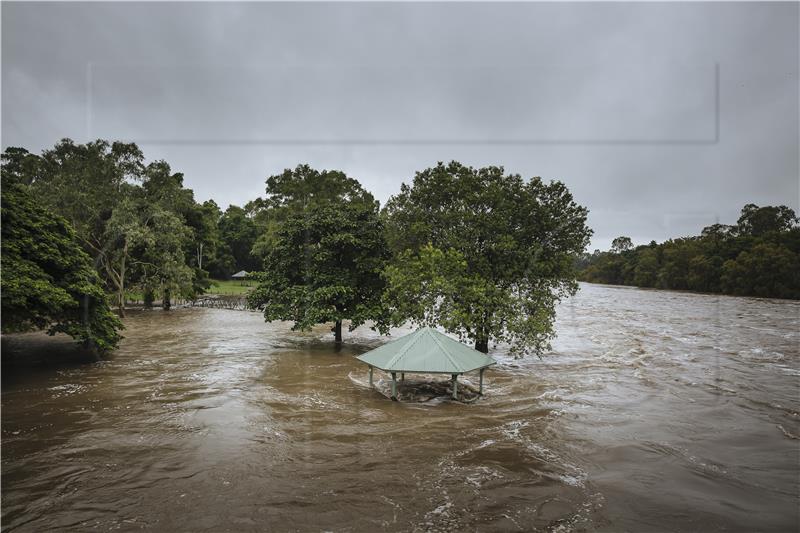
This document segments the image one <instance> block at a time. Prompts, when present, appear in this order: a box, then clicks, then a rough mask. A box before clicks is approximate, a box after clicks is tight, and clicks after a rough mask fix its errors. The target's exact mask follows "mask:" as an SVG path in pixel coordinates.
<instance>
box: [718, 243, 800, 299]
mask: <svg viewBox="0 0 800 533" xmlns="http://www.w3.org/2000/svg"><path fill="white" fill-rule="evenodd" d="M722 285H723V287H724V288H725V290H726V291H727V292H730V293H732V294H738V295H742V296H762V297H771V298H793V299H798V298H800V257H798V255H797V254H795V253H793V252H792V251H790V250H788V249H786V248H785V247H783V246H777V245H774V244H770V243H760V244H757V245H756V246H754V247H753V249H752V250H746V251H744V252H742V253H741V254H739V257H737V258H736V259H735V260H728V261H726V262H725V264H724V265H723V266H722Z"/></svg>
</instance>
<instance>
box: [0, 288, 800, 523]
mask: <svg viewBox="0 0 800 533" xmlns="http://www.w3.org/2000/svg"><path fill="white" fill-rule="evenodd" d="M125 324H126V327H127V329H126V330H125V332H124V334H125V337H126V338H125V340H124V341H123V342H122V345H121V347H120V349H119V350H118V351H117V352H116V353H114V354H113V356H112V357H111V358H110V359H108V360H106V361H101V362H98V363H91V364H63V365H61V366H53V365H45V366H40V365H22V366H14V367H11V368H9V367H8V366H6V367H4V372H3V388H2V529H3V531H46V530H58V529H70V528H72V529H79V530H115V531H137V530H141V529H145V530H147V529H149V530H152V531H214V532H221V531H263V530H273V531H383V530H386V531H475V530H479V531H532V530H541V531H555V532H569V531H634V532H646V531H765V532H766V531H797V530H798V527H799V526H800V518H799V516H798V509H800V507H799V506H798V497H799V496H800V487H799V486H798V484H799V483H800V440H798V437H799V436H800V349H799V348H798V345H799V344H800V303H798V302H791V301H783V300H763V299H751V298H735V297H727V296H712V295H698V294H688V293H677V292H665V291H653V290H639V289H634V288H623V287H607V286H601V285H589V284H582V285H581V291H580V292H579V293H578V295H577V296H575V297H574V298H571V299H570V300H568V301H566V302H563V303H562V304H561V305H560V306H559V309H558V319H557V332H558V337H557V339H556V340H555V341H554V342H553V350H552V352H551V353H548V354H546V355H545V356H544V357H543V358H542V359H539V358H537V357H528V358H525V359H521V360H515V359H513V358H512V357H510V356H508V354H507V353H505V351H504V350H503V349H502V347H501V348H498V349H497V350H495V351H493V352H492V354H493V355H494V356H495V358H496V359H497V361H498V364H497V365H495V366H494V367H492V368H491V369H490V370H488V371H487V372H486V380H485V385H486V396H485V397H484V398H482V399H480V400H479V401H477V402H475V403H473V404H469V405H466V404H459V403H454V402H450V401H449V400H446V399H442V400H434V401H430V402H425V403H402V402H392V401H389V400H387V399H386V398H385V397H383V396H382V395H380V394H378V393H377V392H375V391H373V390H371V389H369V387H368V386H367V384H366V380H367V370H366V367H364V366H363V365H362V364H360V363H359V362H358V361H357V360H356V359H355V358H354V356H355V355H358V354H360V353H363V352H364V351H366V350H368V349H370V348H372V347H375V346H378V345H379V344H381V343H383V342H386V338H385V337H380V336H379V335H377V334H376V333H374V332H372V331H371V330H369V329H367V328H359V329H357V330H356V331H354V332H352V333H349V334H345V341H346V345H344V346H343V347H342V348H341V350H339V351H336V350H335V349H334V347H333V342H332V335H331V333H330V331H329V328H325V327H319V328H316V329H315V330H314V331H312V332H307V333H297V332H292V331H291V330H290V329H289V325H288V324H285V323H274V324H266V323H264V321H263V318H262V317H261V316H260V315H259V314H258V313H251V312H245V311H228V310H220V309H198V308H194V309H191V308H190V309H175V310H172V311H169V312H163V311H159V310H155V311H139V312H131V313H130V316H129V317H128V318H127V319H126V320H125ZM405 331H408V330H396V331H394V332H393V334H394V335H399V334H402V333H404V332H405ZM22 346H23V347H24V346H25V343H24V342H23V343H22ZM15 347H16V348H15ZM6 349H7V350H9V351H10V352H13V350H14V349H24V348H20V347H19V346H18V345H16V344H14V345H12V344H8V345H6ZM23 355H24V354H23ZM4 357H5V354H4ZM23 359H24V357H23ZM467 377H468V376H467Z"/></svg>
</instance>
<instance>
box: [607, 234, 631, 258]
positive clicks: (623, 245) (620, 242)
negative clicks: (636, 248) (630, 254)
mask: <svg viewBox="0 0 800 533" xmlns="http://www.w3.org/2000/svg"><path fill="white" fill-rule="evenodd" d="M631 248H633V241H631V238H630V237H625V236H622V237H617V238H616V239H614V240H613V241H611V251H612V252H614V253H617V254H621V253H622V252H627V251H628V250H630V249H631Z"/></svg>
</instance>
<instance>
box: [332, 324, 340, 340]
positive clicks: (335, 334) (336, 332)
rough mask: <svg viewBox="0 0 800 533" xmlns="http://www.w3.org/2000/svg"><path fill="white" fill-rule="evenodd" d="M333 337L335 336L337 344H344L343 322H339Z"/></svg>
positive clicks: (335, 326) (334, 329)
mask: <svg viewBox="0 0 800 533" xmlns="http://www.w3.org/2000/svg"><path fill="white" fill-rule="evenodd" d="M333 336H334V340H335V341H336V342H337V343H341V342H342V321H341V320H337V321H336V324H335V325H334V326H333Z"/></svg>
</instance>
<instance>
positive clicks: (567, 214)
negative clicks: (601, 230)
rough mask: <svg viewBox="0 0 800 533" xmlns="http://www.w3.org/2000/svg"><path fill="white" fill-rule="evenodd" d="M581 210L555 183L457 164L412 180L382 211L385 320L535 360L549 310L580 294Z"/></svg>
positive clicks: (547, 335) (548, 332) (549, 331)
mask: <svg viewBox="0 0 800 533" xmlns="http://www.w3.org/2000/svg"><path fill="white" fill-rule="evenodd" d="M587 213H588V211H587V209H586V208H584V207H582V206H580V205H578V204H577V203H576V202H575V201H574V200H573V197H572V195H571V194H570V192H569V190H568V189H567V187H566V186H565V185H564V184H563V183H561V182H559V181H551V182H549V183H545V182H544V181H542V180H541V179H540V178H538V177H537V178H532V179H530V180H525V179H523V178H522V177H521V176H519V175H517V174H506V173H505V172H504V170H503V168H502V167H496V166H490V167H485V168H472V167H469V166H465V165H462V164H461V163H458V162H455V161H453V162H451V163H449V164H447V165H445V164H443V163H439V164H438V165H436V166H435V167H432V168H428V169H425V170H423V171H421V172H417V174H416V176H415V177H414V181H413V184H412V185H411V186H409V185H406V184H403V185H402V186H401V190H400V193H399V194H397V195H396V196H393V197H392V198H391V199H390V200H389V202H388V203H387V205H386V207H385V209H384V211H383V214H382V215H383V218H384V219H385V222H386V227H387V236H388V241H389V246H390V248H391V249H392V251H393V253H394V259H393V261H392V264H391V265H390V266H389V267H388V268H387V269H386V272H385V278H386V283H387V287H386V294H385V297H384V303H385V305H386V307H387V309H388V312H389V313H390V315H391V321H392V323H394V324H399V323H402V322H405V321H407V320H410V321H412V322H414V323H418V324H425V325H441V326H442V327H444V328H445V329H446V330H447V331H449V332H451V333H454V334H457V335H458V336H459V337H460V338H462V339H465V338H466V339H470V340H472V341H473V342H474V343H475V348H476V349H477V350H480V351H482V352H484V353H485V352H487V351H488V348H489V342H490V341H494V342H506V343H508V344H510V346H511V350H512V352H514V353H516V354H521V353H525V352H528V351H533V352H535V353H541V352H542V351H544V350H545V349H547V347H548V346H549V340H550V339H551V338H552V337H553V335H554V333H553V321H554V319H555V304H556V303H557V302H558V301H559V300H561V299H562V298H564V297H566V296H569V295H572V294H574V293H575V292H576V291H577V288H578V286H577V282H576V280H575V268H574V264H575V260H576V258H577V257H578V256H579V255H580V254H581V253H582V252H583V251H584V249H585V248H586V245H587V244H588V242H589V238H590V236H591V230H590V229H589V228H588V227H587V225H586V217H587Z"/></svg>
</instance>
